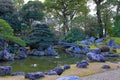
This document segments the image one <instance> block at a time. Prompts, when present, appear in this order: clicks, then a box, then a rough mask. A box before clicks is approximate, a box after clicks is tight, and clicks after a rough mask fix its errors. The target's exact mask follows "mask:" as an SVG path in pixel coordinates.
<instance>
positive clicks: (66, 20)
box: [44, 0, 88, 34]
mask: <svg viewBox="0 0 120 80" xmlns="http://www.w3.org/2000/svg"><path fill="white" fill-rule="evenodd" d="M86 1H87V0H73V1H72V0H66V1H65V0H45V3H44V4H45V5H46V9H47V11H46V12H47V14H52V15H53V17H55V18H57V20H58V23H60V24H63V26H62V28H61V29H62V31H63V34H65V33H66V32H68V31H69V30H70V26H69V25H68V24H71V20H73V19H74V18H75V17H76V15H79V14H84V13H85V14H87V13H88V9H87V8H86V5H85V4H86Z"/></svg>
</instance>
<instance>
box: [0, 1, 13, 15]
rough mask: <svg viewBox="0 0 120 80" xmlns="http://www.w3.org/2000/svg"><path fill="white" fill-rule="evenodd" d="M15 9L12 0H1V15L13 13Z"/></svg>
mask: <svg viewBox="0 0 120 80" xmlns="http://www.w3.org/2000/svg"><path fill="white" fill-rule="evenodd" d="M14 10H15V8H14V5H13V2H12V0H0V16H4V15H5V14H7V13H11V14H12V13H13V12H14Z"/></svg>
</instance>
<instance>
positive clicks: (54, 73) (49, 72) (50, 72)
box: [45, 70, 57, 75]
mask: <svg viewBox="0 0 120 80" xmlns="http://www.w3.org/2000/svg"><path fill="white" fill-rule="evenodd" d="M45 74H46V75H57V72H56V71H53V70H50V71H47V72H45Z"/></svg>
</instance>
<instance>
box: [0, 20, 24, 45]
mask: <svg viewBox="0 0 120 80" xmlns="http://www.w3.org/2000/svg"><path fill="white" fill-rule="evenodd" d="M0 38H1V39H4V40H6V41H13V42H15V43H17V44H19V45H21V46H25V45H26V44H25V42H24V41H23V40H22V39H20V38H19V37H16V36H14V34H13V29H12V28H11V27H10V25H9V24H8V23H7V22H6V21H5V20H2V19H0Z"/></svg>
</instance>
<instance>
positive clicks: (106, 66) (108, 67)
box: [102, 65, 110, 69]
mask: <svg viewBox="0 0 120 80" xmlns="http://www.w3.org/2000/svg"><path fill="white" fill-rule="evenodd" d="M102 68H103V69H110V66H109V65H103V66H102Z"/></svg>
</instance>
